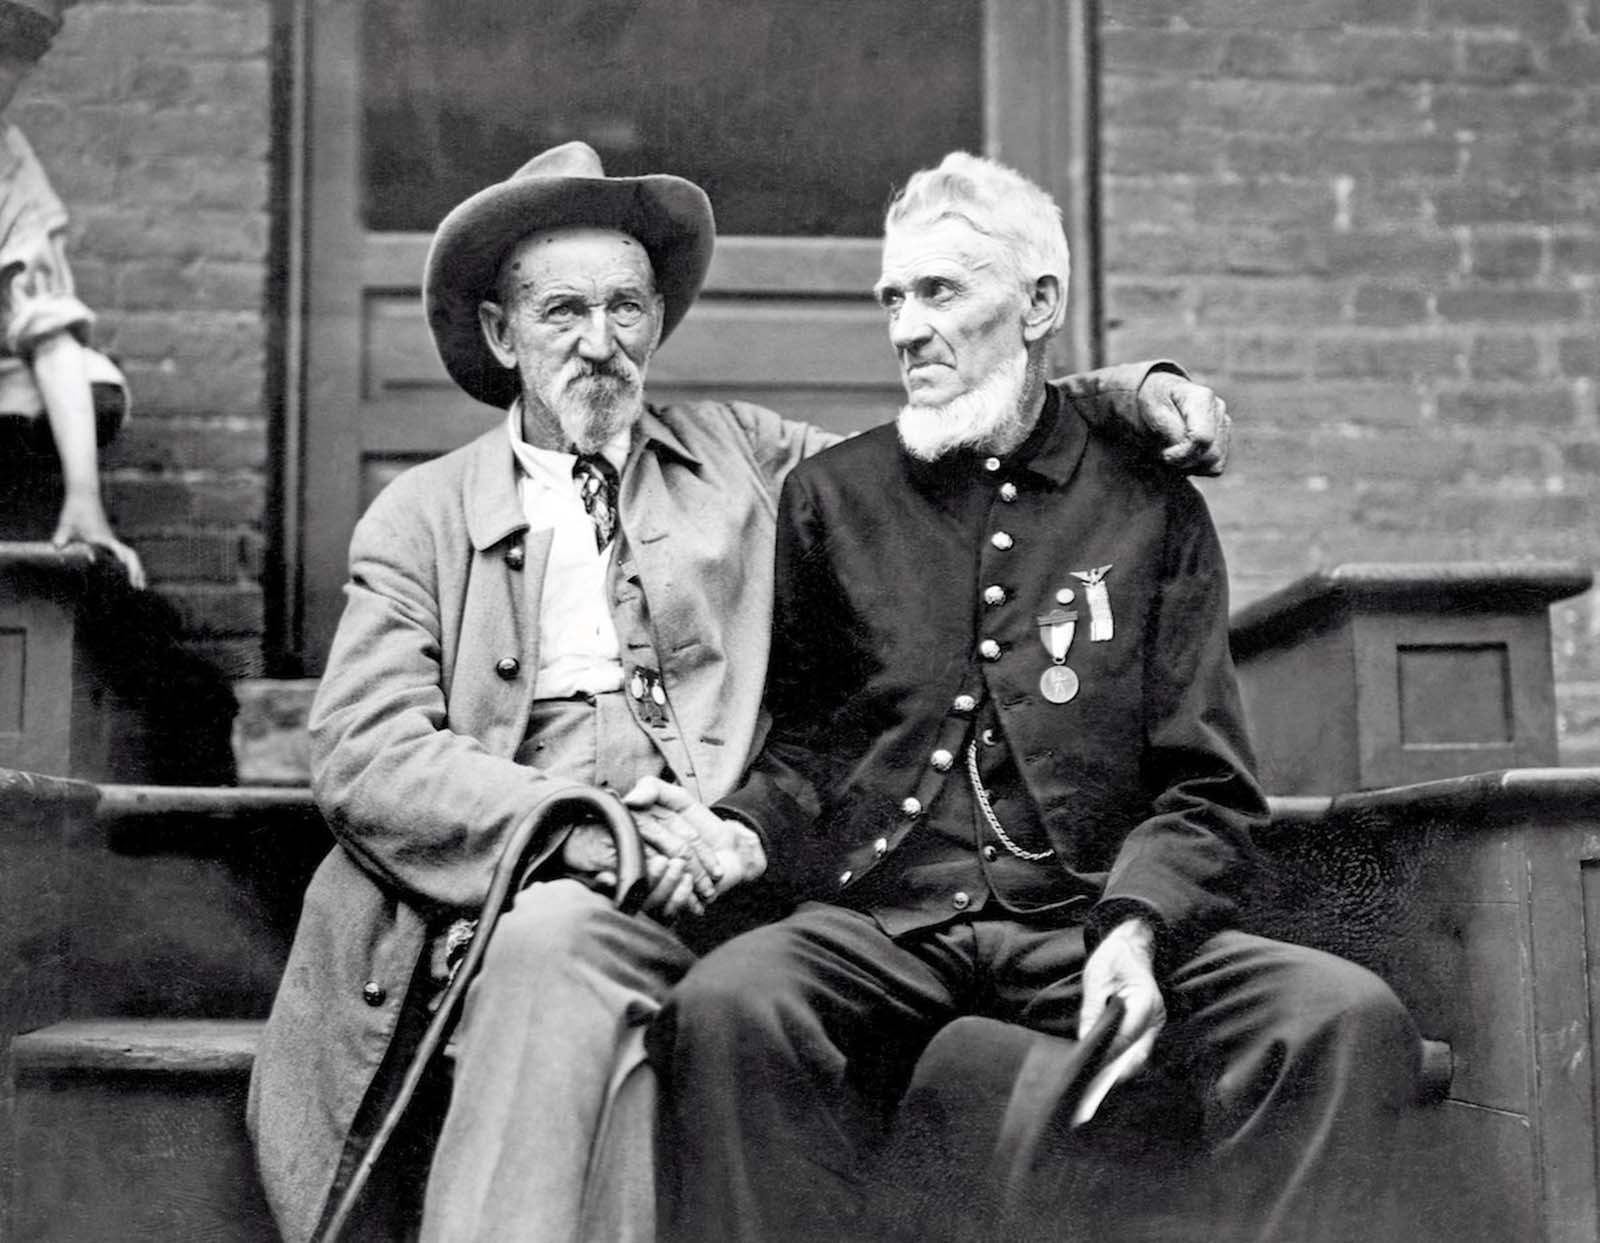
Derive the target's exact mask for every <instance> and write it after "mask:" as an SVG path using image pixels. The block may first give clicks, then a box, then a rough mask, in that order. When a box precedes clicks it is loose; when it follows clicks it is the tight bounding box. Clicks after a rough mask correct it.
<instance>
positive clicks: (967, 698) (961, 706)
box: [950, 695, 978, 713]
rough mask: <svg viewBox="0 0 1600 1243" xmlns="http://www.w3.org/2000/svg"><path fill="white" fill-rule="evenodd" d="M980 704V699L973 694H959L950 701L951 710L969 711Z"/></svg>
mask: <svg viewBox="0 0 1600 1243" xmlns="http://www.w3.org/2000/svg"><path fill="white" fill-rule="evenodd" d="M977 706H978V701H977V700H976V699H974V698H973V697H972V696H971V695H957V696H956V697H955V699H953V700H952V701H951V703H950V711H952V712H961V713H967V712H971V711H972V710H973V709H975V708H976V707H977Z"/></svg>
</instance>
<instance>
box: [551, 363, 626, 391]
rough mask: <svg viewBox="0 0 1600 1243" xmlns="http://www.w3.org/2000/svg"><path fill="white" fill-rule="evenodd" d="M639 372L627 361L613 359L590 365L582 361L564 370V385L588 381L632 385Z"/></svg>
mask: <svg viewBox="0 0 1600 1243" xmlns="http://www.w3.org/2000/svg"><path fill="white" fill-rule="evenodd" d="M638 375H639V372H638V369H637V368H635V367H634V366H633V365H632V364H631V363H629V362H628V361H627V360H626V359H612V360H609V361H607V362H603V363H589V362H584V361H582V360H581V359H580V360H577V361H574V362H571V363H569V364H567V366H566V367H565V368H563V370H562V376H561V380H562V383H563V384H564V385H573V384H581V383H583V382H584V381H586V380H612V381H615V382H616V383H618V384H632V383H633V382H634V381H635V380H636V379H637V378H638Z"/></svg>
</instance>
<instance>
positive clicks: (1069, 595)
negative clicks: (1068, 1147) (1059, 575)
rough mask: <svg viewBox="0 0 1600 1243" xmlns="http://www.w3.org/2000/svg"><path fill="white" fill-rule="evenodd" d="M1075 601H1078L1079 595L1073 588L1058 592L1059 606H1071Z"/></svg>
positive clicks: (1057, 601)
mask: <svg viewBox="0 0 1600 1243" xmlns="http://www.w3.org/2000/svg"><path fill="white" fill-rule="evenodd" d="M1075 599H1077V593H1076V592H1074V591H1073V590H1072V588H1071V587H1063V588H1062V589H1061V590H1060V591H1058V592H1056V603H1057V604H1071V603H1072V602H1073V600H1075Z"/></svg>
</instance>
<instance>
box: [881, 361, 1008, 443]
mask: <svg viewBox="0 0 1600 1243" xmlns="http://www.w3.org/2000/svg"><path fill="white" fill-rule="evenodd" d="M1027 387H1028V355H1027V353H1026V352H1025V351H1018V352H1017V353H1016V354H1013V355H1012V356H1011V357H1010V358H1008V359H1006V361H1005V362H1003V363H1001V364H1000V366H998V367H996V368H995V369H994V370H993V371H991V372H990V373H989V374H988V375H986V376H985V377H984V378H983V380H982V381H981V382H980V383H979V385H978V387H977V388H974V389H971V390H970V391H968V392H965V393H962V394H961V395H960V396H959V397H953V398H951V399H950V400H949V401H947V402H945V403H944V404H943V405H939V406H918V405H912V404H910V403H907V404H906V405H903V406H901V407H900V415H899V417H898V418H897V419H896V420H895V427H896V429H897V430H898V431H899V433H900V443H901V445H902V446H904V448H905V451H906V452H907V453H909V454H910V455H911V456H912V457H914V458H917V459H919V460H920V461H923V462H932V461H936V460H937V459H939V458H941V457H943V456H944V455H945V454H947V453H951V452H953V451H955V450H957V449H989V448H993V447H994V446H996V445H1005V446H1006V447H1007V448H1012V447H1015V445H1016V443H1017V442H1019V441H1020V440H1021V439H1022V437H1021V434H1020V433H1021V432H1022V430H1023V426H1024V423H1025V421H1026V420H1025V416H1024V414H1023V411H1022V398H1023V394H1024V392H1025V390H1026V389H1027Z"/></svg>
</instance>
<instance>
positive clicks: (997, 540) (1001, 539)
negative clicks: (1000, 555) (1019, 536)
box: [989, 531, 1015, 552]
mask: <svg viewBox="0 0 1600 1243" xmlns="http://www.w3.org/2000/svg"><path fill="white" fill-rule="evenodd" d="M989 542H990V543H991V544H993V545H994V546H995V547H996V548H998V549H999V550H1000V551H1001V552H1005V550H1006V549H1008V548H1010V547H1011V545H1012V544H1013V543H1014V542H1015V541H1013V540H1012V538H1011V537H1010V536H1009V535H1007V534H1006V533H1005V532H1004V531H996V532H995V533H994V534H993V535H991V536H990V537H989Z"/></svg>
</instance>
